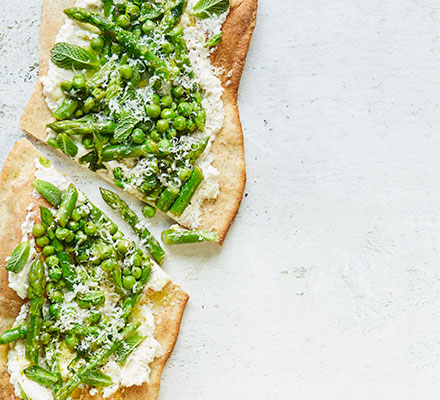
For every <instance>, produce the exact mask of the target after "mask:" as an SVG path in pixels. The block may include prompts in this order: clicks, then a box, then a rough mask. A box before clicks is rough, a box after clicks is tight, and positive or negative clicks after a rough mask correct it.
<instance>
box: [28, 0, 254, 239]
mask: <svg viewBox="0 0 440 400" xmlns="http://www.w3.org/2000/svg"><path fill="white" fill-rule="evenodd" d="M74 3H75V0H44V2H43V8H42V18H41V20H42V23H41V28H40V36H39V45H40V77H41V76H45V75H46V74H47V70H48V60H49V52H50V49H51V48H52V46H53V44H54V42H55V38H56V35H57V33H58V31H59V29H60V27H61V26H62V24H63V23H64V17H63V15H64V14H63V13H62V11H63V10H64V9H65V8H67V7H70V6H72V5H73V4H74ZM257 3H258V0H232V1H231V10H230V13H229V15H228V17H227V20H226V22H225V23H224V25H223V41H222V42H221V44H220V45H219V46H218V48H217V50H216V52H215V53H214V54H213V55H212V58H211V59H212V62H213V64H214V65H215V66H217V67H220V68H222V70H223V74H222V75H221V76H220V78H221V81H222V85H223V87H224V93H223V96H222V99H223V103H224V107H225V117H226V118H225V124H224V127H223V128H222V130H221V131H220V132H219V133H218V135H217V137H216V139H215V140H214V142H213V145H212V148H211V151H212V153H213V155H214V162H213V165H214V166H215V167H216V168H217V170H218V171H219V173H220V177H219V185H220V191H219V195H218V197H217V199H216V200H207V201H205V202H204V203H203V204H202V216H201V222H200V228H201V229H208V230H214V231H216V232H217V233H218V236H219V243H220V244H222V243H223V241H224V239H225V237H226V234H227V232H228V230H229V227H230V226H231V224H232V221H233V220H234V218H235V216H236V214H237V212H238V209H239V207H240V203H241V200H242V197H243V192H244V188H245V184H246V167H245V158H244V145H243V131H242V127H241V122H240V115H239V111H238V105H237V95H238V88H239V85H240V79H241V75H242V72H243V68H244V64H245V60H246V56H247V52H248V49H249V45H250V41H251V37H252V33H253V30H254V27H255V23H256V17H257ZM51 119H52V117H51V113H50V111H49V109H48V108H47V106H46V103H45V100H44V95H43V86H42V83H41V82H40V81H38V83H37V86H36V88H35V90H34V92H33V94H32V96H31V99H30V100H29V103H28V104H27V106H26V108H25V111H24V113H23V116H22V118H21V126H22V128H23V130H24V131H26V132H27V133H28V134H30V135H31V136H34V137H35V138H37V139H39V140H41V141H43V142H44V141H45V138H46V126H45V125H46V124H47V123H48V122H50V121H51ZM101 176H102V175H101Z"/></svg>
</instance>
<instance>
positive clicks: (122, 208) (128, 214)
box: [99, 188, 165, 264]
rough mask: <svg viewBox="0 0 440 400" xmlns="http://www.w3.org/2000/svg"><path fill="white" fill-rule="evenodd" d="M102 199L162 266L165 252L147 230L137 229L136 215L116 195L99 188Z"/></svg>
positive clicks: (137, 220) (137, 219)
mask: <svg viewBox="0 0 440 400" xmlns="http://www.w3.org/2000/svg"><path fill="white" fill-rule="evenodd" d="M99 191H100V192H101V197H102V199H103V200H104V201H105V202H106V203H107V204H108V205H109V206H110V207H111V208H113V209H114V210H118V211H119V213H120V214H121V216H122V217H123V218H124V219H125V221H127V222H128V224H129V225H130V226H131V228H132V229H133V230H134V231H135V232H136V233H137V235H138V236H139V237H140V238H141V239H143V240H145V247H146V248H147V250H148V252H149V253H150V254H151V256H152V257H153V258H154V259H155V260H156V261H157V262H158V263H159V264H162V262H163V260H164V258H165V252H164V251H163V249H162V247H160V244H159V242H158V241H157V240H156V238H155V237H154V236H153V235H152V234H151V232H150V231H149V230H148V229H147V228H145V227H144V228H139V227H138V224H139V218H138V216H137V215H136V213H135V212H134V211H133V210H132V209H131V208H130V207H129V206H128V204H127V203H126V202H125V201H124V200H122V199H121V198H120V197H119V196H118V195H117V194H116V193H114V192H112V191H110V190H107V189H104V188H99Z"/></svg>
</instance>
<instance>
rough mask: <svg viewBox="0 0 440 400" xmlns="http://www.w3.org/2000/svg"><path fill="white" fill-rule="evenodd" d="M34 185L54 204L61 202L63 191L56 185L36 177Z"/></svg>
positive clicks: (57, 204)
mask: <svg viewBox="0 0 440 400" xmlns="http://www.w3.org/2000/svg"><path fill="white" fill-rule="evenodd" d="M32 185H33V187H34V188H35V189H37V191H38V192H39V193H40V194H41V195H42V196H43V197H44V198H45V199H46V200H47V201H48V202H49V203H50V204H52V205H53V206H55V207H57V206H59V204H60V203H61V197H62V192H61V190H60V189H58V188H57V187H56V186H55V185H53V184H52V183H50V182H46V181H43V180H41V179H34V180H33V181H32Z"/></svg>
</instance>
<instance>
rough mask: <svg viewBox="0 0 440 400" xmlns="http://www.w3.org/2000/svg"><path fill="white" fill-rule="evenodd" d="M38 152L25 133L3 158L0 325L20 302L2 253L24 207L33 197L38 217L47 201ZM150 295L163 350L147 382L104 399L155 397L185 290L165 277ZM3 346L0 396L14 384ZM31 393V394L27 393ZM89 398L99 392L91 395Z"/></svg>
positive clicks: (80, 394) (17, 232)
mask: <svg viewBox="0 0 440 400" xmlns="http://www.w3.org/2000/svg"><path fill="white" fill-rule="evenodd" d="M40 156H41V153H40V152H39V151H38V150H37V149H36V148H35V147H34V146H32V144H31V143H30V142H29V141H27V140H26V139H21V140H20V141H18V142H16V143H15V145H14V147H13V149H12V150H11V152H10V153H9V156H8V158H7V159H6V162H5V165H4V167H3V169H2V171H1V174H0V202H1V204H2V207H1V208H0V260H1V267H0V331H1V332H3V331H4V330H6V329H9V328H10V327H11V326H12V324H13V323H14V321H15V318H16V316H17V314H18V312H19V311H20V307H21V305H22V304H23V300H21V299H20V298H19V297H18V296H17V294H16V293H15V291H13V290H12V289H11V288H9V286H8V273H7V272H6V270H5V269H4V264H5V263H4V259H5V258H6V257H7V256H9V255H10V254H11V253H12V251H13V250H14V248H15V247H16V246H17V245H18V244H19V243H20V242H21V224H22V223H23V222H24V220H25V219H26V208H27V207H28V206H29V205H30V204H31V203H32V204H33V206H32V210H35V211H36V217H35V218H36V221H37V220H38V219H39V206H40V205H44V206H49V204H48V203H47V202H46V201H45V200H44V199H42V198H41V197H38V198H36V197H33V196H32V189H33V188H32V183H31V182H32V180H33V179H34V174H35V164H34V160H35V158H38V157H40ZM147 300H150V301H151V303H152V305H153V312H154V314H155V320H156V331H155V338H156V339H157V340H158V341H159V342H160V344H161V346H162V348H163V349H164V356H162V357H161V358H157V359H156V360H154V361H153V362H152V363H151V364H150V367H151V374H150V382H149V383H148V384H146V383H145V384H143V385H142V386H134V387H130V388H121V389H120V390H119V391H118V392H117V393H115V394H114V395H112V396H110V397H108V399H118V400H121V399H127V400H154V399H156V398H157V396H158V393H159V387H160V376H161V373H162V369H163V367H164V365H165V362H166V361H167V359H168V357H169V356H170V354H171V352H172V350H173V348H174V345H175V343H176V340H177V336H178V334H179V328H180V322H181V320H182V315H183V311H184V309H185V305H186V302H187V301H188V295H187V294H186V293H185V292H184V291H183V290H182V289H181V288H180V287H179V286H177V285H175V284H173V283H171V282H169V283H168V284H167V285H166V286H165V287H164V289H163V290H162V291H161V292H153V291H150V292H149V293H147V295H146V296H145V298H144V299H143V300H142V301H147ZM7 353H8V347H7V346H0V399H11V398H15V397H13V394H14V388H13V386H12V385H11V384H10V382H9V374H8V368H7ZM29 395H32V394H29ZM72 397H73V398H74V399H81V400H86V399H87V400H88V399H92V397H91V396H90V395H89V394H88V392H87V393H86V392H84V391H77V392H76V393H74V396H72ZM93 399H94V400H96V399H101V396H95V397H93Z"/></svg>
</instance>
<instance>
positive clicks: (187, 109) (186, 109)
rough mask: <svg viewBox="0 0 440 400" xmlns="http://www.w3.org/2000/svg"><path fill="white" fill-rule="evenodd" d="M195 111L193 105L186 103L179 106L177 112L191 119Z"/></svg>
mask: <svg viewBox="0 0 440 400" xmlns="http://www.w3.org/2000/svg"><path fill="white" fill-rule="evenodd" d="M192 111H193V108H192V105H191V104H190V103H187V102H186V101H184V102H183V103H180V104H179V105H178V106H177V112H178V113H179V114H180V115H183V116H184V117H189V116H190V115H191V113H192Z"/></svg>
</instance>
